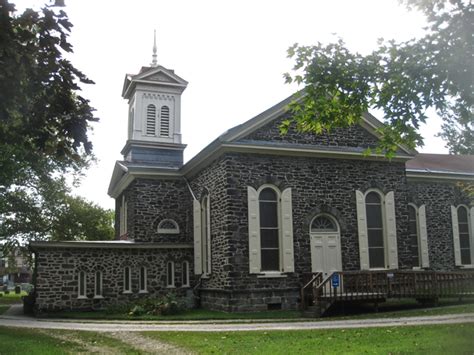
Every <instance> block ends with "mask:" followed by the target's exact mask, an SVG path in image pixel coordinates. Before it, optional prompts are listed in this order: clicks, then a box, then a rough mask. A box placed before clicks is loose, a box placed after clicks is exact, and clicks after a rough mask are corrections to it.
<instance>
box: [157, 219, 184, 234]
mask: <svg viewBox="0 0 474 355" xmlns="http://www.w3.org/2000/svg"><path fill="white" fill-rule="evenodd" d="M158 233H160V234H178V233H179V226H178V223H176V221H174V220H172V219H163V220H162V221H160V223H158Z"/></svg>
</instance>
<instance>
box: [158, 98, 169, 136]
mask: <svg viewBox="0 0 474 355" xmlns="http://www.w3.org/2000/svg"><path fill="white" fill-rule="evenodd" d="M169 135H170V108H169V107H168V106H162V107H161V121H160V136H162V137H169Z"/></svg>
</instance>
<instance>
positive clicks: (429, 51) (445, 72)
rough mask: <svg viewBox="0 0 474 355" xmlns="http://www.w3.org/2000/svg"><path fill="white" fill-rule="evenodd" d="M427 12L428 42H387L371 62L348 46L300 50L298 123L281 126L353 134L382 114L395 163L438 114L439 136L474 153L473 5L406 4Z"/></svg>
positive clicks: (385, 144) (424, 0) (414, 0)
mask: <svg viewBox="0 0 474 355" xmlns="http://www.w3.org/2000/svg"><path fill="white" fill-rule="evenodd" d="M401 2H402V3H404V4H405V5H407V6H408V7H409V8H416V9H417V10H420V11H422V12H423V13H424V14H425V15H426V18H427V22H428V26H427V27H426V28H425V33H424V36H422V37H421V38H419V39H412V40H409V41H406V42H402V43H397V42H395V41H388V42H386V41H383V40H380V42H379V47H378V48H377V49H376V50H374V51H373V52H372V53H370V54H368V55H362V54H359V53H353V52H351V51H350V50H349V49H347V48H346V46H345V43H344V42H343V41H342V40H339V41H338V42H337V43H331V44H328V45H324V44H321V43H318V44H317V45H314V46H300V45H298V44H295V45H293V46H292V47H290V48H289V49H288V56H289V57H290V58H294V59H295V65H294V68H293V70H294V72H293V73H292V74H289V73H286V74H284V77H285V80H286V82H287V83H291V82H297V83H298V84H301V85H302V86H304V90H302V91H301V93H302V94H301V95H300V97H299V99H298V100H295V102H293V103H292V104H291V105H290V111H291V112H292V113H293V115H292V117H291V118H290V119H288V120H286V121H285V122H283V124H282V125H281V131H282V133H285V132H287V131H288V129H289V128H290V127H291V126H293V125H294V126H295V127H296V129H297V130H299V131H304V132H315V133H321V132H322V131H328V130H330V129H332V128H334V127H347V126H348V125H352V124H355V123H357V122H359V120H360V119H361V116H362V113H364V112H366V111H367V110H368V109H380V110H383V112H384V116H385V122H386V123H387V124H386V125H385V126H384V127H383V128H381V129H380V130H379V132H380V134H381V137H382V139H381V142H380V145H379V147H378V151H379V152H385V154H386V155H387V156H388V157H390V156H393V154H394V153H395V151H396V149H397V144H403V145H405V146H408V147H410V148H415V147H417V146H422V145H423V137H422V136H421V134H420V132H419V127H420V123H424V122H426V120H427V118H428V117H427V116H426V110H427V109H428V108H434V109H435V110H436V112H437V113H438V115H439V116H440V117H441V118H442V119H443V122H444V123H443V125H442V132H441V133H440V136H441V137H442V138H443V139H444V140H445V141H446V144H447V147H448V148H449V150H450V152H451V153H459V154H472V153H474V68H473V58H474V41H473V37H472V34H473V33H474V6H473V4H472V2H471V1H470V0H449V1H446V0H404V1H401Z"/></svg>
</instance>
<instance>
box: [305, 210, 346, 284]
mask: <svg viewBox="0 0 474 355" xmlns="http://www.w3.org/2000/svg"><path fill="white" fill-rule="evenodd" d="M318 217H324V218H327V219H329V220H330V221H331V222H332V223H333V226H334V227H335V228H332V229H330V230H329V229H328V230H325V229H321V230H318V229H313V222H314V221H315V219H316V218H318ZM309 237H310V256H311V272H313V273H315V272H323V274H324V277H326V276H328V275H326V274H325V273H328V274H329V271H330V270H324V267H322V269H321V267H319V266H318V262H317V259H316V258H317V256H316V252H315V248H316V242H317V239H318V238H321V239H322V240H323V243H322V247H323V258H324V256H325V255H327V254H328V253H327V251H328V249H327V248H328V244H327V241H328V239H327V238H328V237H335V241H336V260H335V264H336V267H335V269H336V270H334V271H342V250H341V227H340V225H339V222H338V221H337V219H336V218H335V217H334V216H332V215H330V214H328V213H318V214H317V215H315V216H314V217H313V218H312V219H311V222H310V224H309ZM327 260H328V259H323V264H325V265H326V266H327V264H326V262H327Z"/></svg>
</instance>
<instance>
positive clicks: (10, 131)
mask: <svg viewBox="0 0 474 355" xmlns="http://www.w3.org/2000/svg"><path fill="white" fill-rule="evenodd" d="M71 27H72V24H71V23H70V22H69V21H68V18H67V15H66V14H65V12H64V11H62V10H61V9H60V8H58V7H56V6H45V7H44V8H43V9H41V11H38V12H36V11H33V10H31V9H27V10H25V11H24V12H23V13H21V14H17V13H16V11H15V6H14V4H12V3H10V2H9V1H8V0H0V167H1V168H0V238H1V239H3V240H4V241H6V242H7V243H10V242H11V243H13V244H15V243H17V242H18V240H25V239H32V238H44V237H46V236H48V233H49V232H50V230H51V223H52V221H53V217H54V215H55V212H57V209H58V206H62V202H61V201H63V200H64V195H65V194H66V193H67V191H68V189H67V187H66V184H65V183H64V179H63V178H62V177H63V176H64V175H65V174H73V175H74V176H75V177H76V178H77V177H79V176H80V173H81V171H83V169H85V168H86V167H87V166H88V164H89V162H90V161H91V159H92V158H93V157H92V144H91V142H90V140H89V138H88V133H89V131H90V124H91V123H92V122H95V121H97V120H98V119H97V118H95V117H94V115H93V112H94V109H93V108H92V107H91V106H90V104H89V101H88V100H86V99H85V98H83V97H82V96H81V95H80V85H81V84H92V81H91V80H89V79H88V78H87V77H86V76H85V75H84V74H83V73H81V72H80V71H79V70H77V69H76V68H75V67H74V66H73V65H72V64H71V63H70V62H69V60H67V59H66V58H64V54H66V53H72V47H71V45H70V43H69V42H68V35H69V32H70V30H71Z"/></svg>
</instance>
